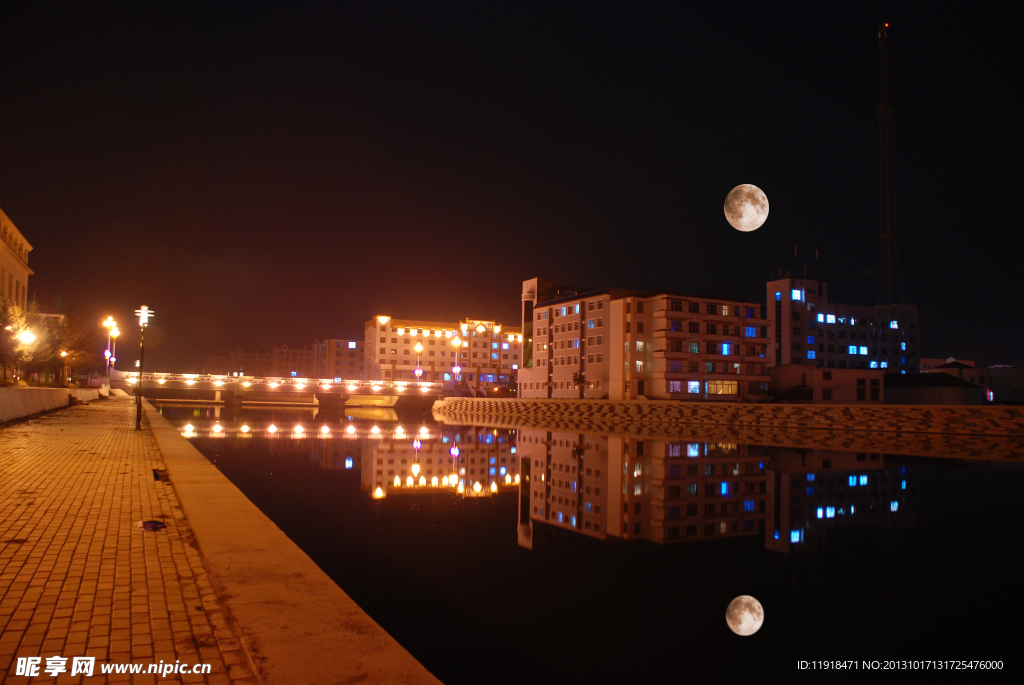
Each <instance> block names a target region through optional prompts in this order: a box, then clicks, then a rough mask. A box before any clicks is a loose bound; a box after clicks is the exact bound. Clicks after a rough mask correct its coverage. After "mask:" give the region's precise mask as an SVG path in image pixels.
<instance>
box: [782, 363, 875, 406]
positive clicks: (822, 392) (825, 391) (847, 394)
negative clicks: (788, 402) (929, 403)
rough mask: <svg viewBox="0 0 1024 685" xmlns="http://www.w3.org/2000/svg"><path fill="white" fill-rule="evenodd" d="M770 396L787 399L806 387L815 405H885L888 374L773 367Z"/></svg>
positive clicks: (798, 366)
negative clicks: (885, 381) (885, 378)
mask: <svg viewBox="0 0 1024 685" xmlns="http://www.w3.org/2000/svg"><path fill="white" fill-rule="evenodd" d="M770 372H771V379H772V380H771V384H770V388H771V394H772V395H773V396H774V397H777V398H784V397H785V395H786V393H787V392H789V391H792V390H794V389H797V388H807V389H808V390H809V391H810V393H811V397H810V398H808V399H809V401H812V402H822V403H825V404H860V403H864V402H866V403H868V404H872V403H873V404H883V403H884V402H885V383H884V382H883V381H884V377H885V371H883V370H881V369H827V368H821V367H815V366H805V365H801V364H784V365H782V366H773V367H771V369H770Z"/></svg>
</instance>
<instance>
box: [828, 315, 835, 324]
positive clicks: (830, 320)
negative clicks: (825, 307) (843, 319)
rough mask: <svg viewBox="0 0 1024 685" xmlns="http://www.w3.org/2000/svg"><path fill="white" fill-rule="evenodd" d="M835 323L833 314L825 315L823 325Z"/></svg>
mask: <svg viewBox="0 0 1024 685" xmlns="http://www.w3.org/2000/svg"><path fill="white" fill-rule="evenodd" d="M835 322H836V315H835V314H826V315H825V323H835Z"/></svg>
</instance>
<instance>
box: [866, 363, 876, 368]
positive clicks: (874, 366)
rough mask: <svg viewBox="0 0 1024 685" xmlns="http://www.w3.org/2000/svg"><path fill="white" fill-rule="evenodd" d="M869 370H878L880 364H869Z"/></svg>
mask: <svg viewBox="0 0 1024 685" xmlns="http://www.w3.org/2000/svg"><path fill="white" fill-rule="evenodd" d="M868 368H869V369H877V368H878V362H869V363H868Z"/></svg>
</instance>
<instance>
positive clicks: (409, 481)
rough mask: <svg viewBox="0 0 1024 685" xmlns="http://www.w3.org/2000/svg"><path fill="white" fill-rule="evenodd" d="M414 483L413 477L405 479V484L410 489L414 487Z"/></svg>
mask: <svg viewBox="0 0 1024 685" xmlns="http://www.w3.org/2000/svg"><path fill="white" fill-rule="evenodd" d="M412 482H413V481H412V476H409V477H408V478H406V479H405V484H406V485H407V486H409V487H410V488H411V487H412Z"/></svg>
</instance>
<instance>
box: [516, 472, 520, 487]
mask: <svg viewBox="0 0 1024 685" xmlns="http://www.w3.org/2000/svg"><path fill="white" fill-rule="evenodd" d="M516 485H519V474H518V473H517V474H516Z"/></svg>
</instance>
